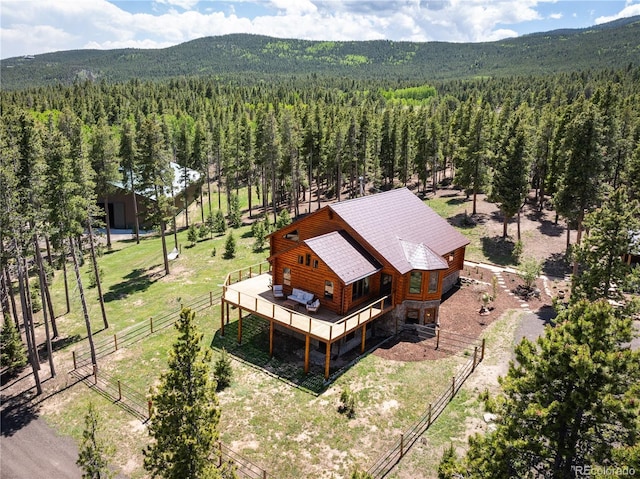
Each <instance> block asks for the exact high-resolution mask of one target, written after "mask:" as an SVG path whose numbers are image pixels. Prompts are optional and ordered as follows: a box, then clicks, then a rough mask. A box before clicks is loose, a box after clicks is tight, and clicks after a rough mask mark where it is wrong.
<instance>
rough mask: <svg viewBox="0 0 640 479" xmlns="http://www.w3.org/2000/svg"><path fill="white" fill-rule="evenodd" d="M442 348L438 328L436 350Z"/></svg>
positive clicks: (437, 329)
mask: <svg viewBox="0 0 640 479" xmlns="http://www.w3.org/2000/svg"><path fill="white" fill-rule="evenodd" d="M439 347H440V328H438V327H436V349H438V348H439Z"/></svg>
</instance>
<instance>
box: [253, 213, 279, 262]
mask: <svg viewBox="0 0 640 479" xmlns="http://www.w3.org/2000/svg"><path fill="white" fill-rule="evenodd" d="M283 211H284V210H283ZM251 230H252V232H253V238H254V243H253V250H254V251H256V252H260V251H262V250H263V249H264V244H265V242H266V241H267V234H268V232H267V228H266V226H265V221H263V220H258V221H256V222H255V223H253V225H252V228H251Z"/></svg>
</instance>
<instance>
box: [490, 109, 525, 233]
mask: <svg viewBox="0 0 640 479" xmlns="http://www.w3.org/2000/svg"><path fill="white" fill-rule="evenodd" d="M525 108H526V107H525ZM525 115H526V112H525V109H524V108H523V107H521V108H519V109H518V111H517V112H516V113H515V114H514V116H513V118H511V119H510V121H509V122H508V124H507V125H506V132H505V134H504V137H503V140H502V142H501V143H502V144H501V146H500V148H499V149H498V153H497V161H496V168H495V173H494V175H493V189H492V191H491V199H492V201H494V202H496V203H497V204H498V207H499V208H500V212H501V213H502V216H503V227H502V237H503V238H506V237H507V225H508V223H509V220H510V219H511V218H512V217H513V215H515V214H516V213H518V212H519V211H520V208H521V207H522V205H523V204H524V200H525V198H526V197H527V192H528V189H529V188H528V187H529V159H528V155H527V133H526V131H525V125H524V122H525V121H526V118H525ZM518 240H520V230H519V229H518Z"/></svg>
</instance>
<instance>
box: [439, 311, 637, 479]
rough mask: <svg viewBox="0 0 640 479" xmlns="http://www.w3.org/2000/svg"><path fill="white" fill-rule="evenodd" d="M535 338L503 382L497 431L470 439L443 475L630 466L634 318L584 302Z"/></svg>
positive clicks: (562, 476)
mask: <svg viewBox="0 0 640 479" xmlns="http://www.w3.org/2000/svg"><path fill="white" fill-rule="evenodd" d="M557 321H558V325H557V326H556V327H555V328H547V329H546V330H545V335H544V336H543V337H540V338H539V339H538V340H537V342H536V343H533V342H531V341H529V340H527V339H524V340H523V341H522V342H521V343H520V344H519V345H518V346H517V347H516V362H512V363H511V364H510V366H509V372H508V374H507V376H506V377H505V378H502V379H501V380H500V383H501V386H502V389H503V393H502V394H501V395H500V396H499V397H498V398H496V401H495V402H496V404H497V406H496V407H497V410H496V412H497V415H498V421H497V429H496V430H495V432H489V433H487V434H486V435H485V436H475V437H473V438H471V439H470V448H469V451H468V452H467V455H466V457H465V458H463V460H462V461H461V462H460V463H458V464H457V467H451V464H450V462H451V461H450V459H448V463H449V466H448V467H447V471H448V473H447V475H445V476H440V477H445V478H454V477H464V478H469V479H470V478H507V477H522V478H534V477H545V478H550V479H573V478H575V477H576V469H575V467H576V466H589V465H593V466H595V465H598V466H606V467H616V466H621V467H622V466H625V465H626V464H624V463H623V462H620V461H621V460H624V457H625V454H626V453H628V452H629V451H631V450H632V449H633V448H637V446H638V441H639V434H640V422H639V421H638V415H639V414H640V402H639V401H638V397H639V395H640V352H639V351H633V350H631V349H630V348H628V347H627V346H625V343H626V342H628V341H629V340H630V339H631V337H632V323H631V319H630V317H620V316H619V315H617V314H616V312H615V311H614V309H613V308H612V306H611V305H609V304H608V303H607V302H606V301H605V300H599V301H597V302H595V303H590V302H587V301H580V302H578V303H576V304H574V305H573V306H572V307H571V308H570V309H568V310H565V311H564V312H562V313H561V314H560V315H559V316H558V319H557Z"/></svg>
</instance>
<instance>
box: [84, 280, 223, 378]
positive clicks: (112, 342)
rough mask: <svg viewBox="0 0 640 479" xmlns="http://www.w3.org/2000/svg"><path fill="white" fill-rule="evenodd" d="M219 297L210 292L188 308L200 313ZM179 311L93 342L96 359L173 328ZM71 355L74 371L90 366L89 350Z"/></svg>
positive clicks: (217, 293)
mask: <svg viewBox="0 0 640 479" xmlns="http://www.w3.org/2000/svg"><path fill="white" fill-rule="evenodd" d="M221 295H222V292H221V291H216V292H214V291H210V292H209V293H208V294H207V295H203V296H200V297H199V298H197V299H196V300H195V301H194V302H193V303H191V304H190V305H189V306H188V307H189V308H191V309H192V310H193V311H202V310H203V309H206V308H208V307H210V306H213V305H214V304H216V303H218V302H219V301H220V297H221ZM181 311H182V307H181V308H180V310H178V311H172V312H170V313H167V314H164V315H162V316H157V317H155V318H154V317H150V318H149V319H148V320H145V321H141V322H139V323H138V324H135V325H133V326H131V327H130V328H127V329H125V330H123V331H121V332H120V333H116V334H113V335H112V336H102V337H101V338H100V339H97V340H94V343H93V344H94V348H95V352H96V359H100V358H103V357H105V356H108V355H109V354H112V353H114V352H116V351H117V350H118V349H121V348H125V347H128V346H131V345H133V344H135V343H137V342H139V341H142V340H143V339H144V338H146V337H147V336H150V335H151V334H153V333H157V332H158V331H162V330H163V329H166V328H169V327H171V326H173V325H174V324H175V322H176V321H177V320H178V318H179V317H180V312H181ZM72 354H73V366H74V369H78V368H83V367H85V366H91V351H90V350H89V348H83V349H80V350H74V351H73V352H72Z"/></svg>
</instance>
